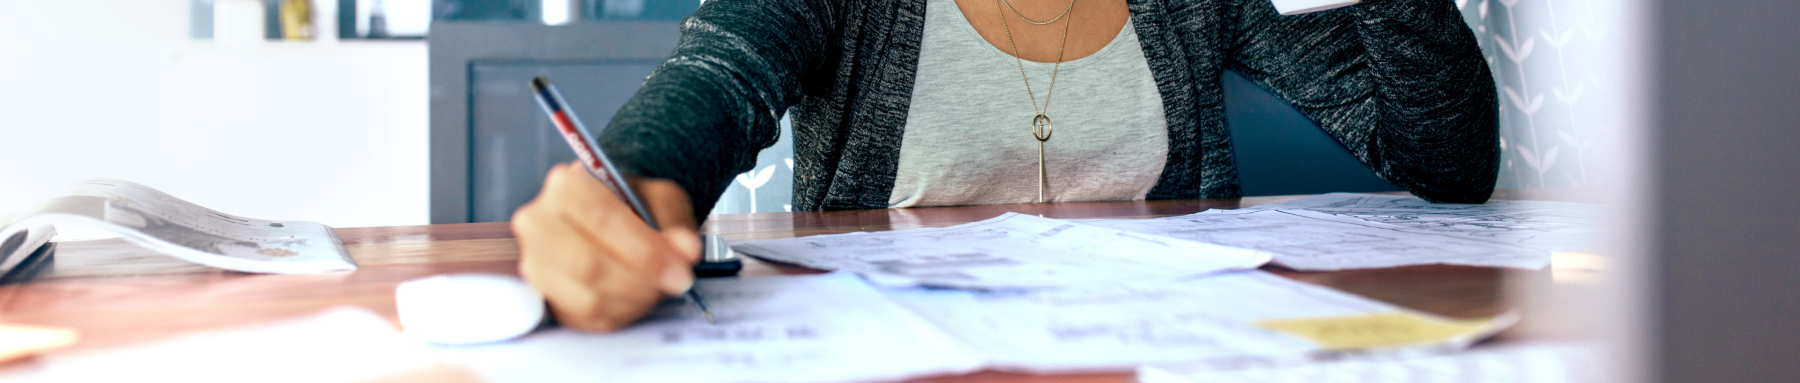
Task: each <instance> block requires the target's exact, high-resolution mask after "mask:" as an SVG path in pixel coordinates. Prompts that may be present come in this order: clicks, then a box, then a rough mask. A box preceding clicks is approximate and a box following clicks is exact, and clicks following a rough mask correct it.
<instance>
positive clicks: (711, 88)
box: [598, 0, 841, 222]
mask: <svg viewBox="0 0 1800 383" xmlns="http://www.w3.org/2000/svg"><path fill="white" fill-rule="evenodd" d="M839 5H841V4H835V3H832V2H830V1H828V0H711V1H707V2H706V3H705V4H703V5H702V6H701V7H700V9H699V10H698V11H697V12H695V14H694V15H693V16H691V17H688V18H687V19H685V20H682V22H681V40H680V43H679V44H678V45H677V46H676V48H675V51H674V52H673V53H671V54H670V56H669V58H668V59H667V60H665V61H663V63H662V64H661V65H659V66H658V67H657V68H656V69H655V70H653V71H651V73H650V75H649V76H648V77H646V78H645V80H644V83H643V85H642V87H640V88H639V89H638V91H637V94H635V95H633V96H632V97H631V99H630V100H629V101H627V102H626V103H625V105H624V106H623V107H621V108H620V109H619V111H618V113H617V114H615V115H614V116H613V119H612V121H611V122H610V123H609V124H607V127H606V128H605V129H604V130H602V131H601V132H600V133H599V134H598V135H599V141H600V145H601V146H602V147H603V148H604V149H605V150H606V151H607V154H608V155H610V156H611V157H612V159H613V160H614V161H615V162H616V163H617V164H618V166H619V167H620V168H621V169H620V171H621V172H624V173H626V174H628V175H632V176H640V177H655V178H665V179H669V180H672V181H674V182H675V183H677V184H679V185H681V186H682V188H683V189H685V190H686V191H687V193H688V196H689V198H690V199H691V200H690V202H692V203H693V207H694V215H695V222H704V220H705V218H706V215H707V213H708V212H710V211H711V210H712V206H713V204H714V203H717V202H718V199H719V196H720V194H722V193H724V192H725V188H726V187H727V186H730V182H731V179H732V177H733V176H734V175H737V174H739V173H743V172H745V171H749V170H750V169H751V167H753V166H755V165H756V155H757V153H758V152H759V151H760V150H762V149H763V148H767V147H769V146H771V145H774V144H775V142H776V141H777V140H778V139H779V138H780V128H779V126H778V125H777V124H778V121H779V119H780V113H781V111H784V110H786V109H787V108H788V107H790V106H792V105H794V104H795V103H797V102H798V100H799V99H800V92H801V88H800V84H801V80H802V78H803V77H804V76H806V75H808V74H809V73H812V72H814V71H817V70H818V69H819V68H818V67H819V66H820V65H821V64H822V63H826V62H829V60H828V59H827V57H826V56H827V55H828V54H830V52H829V49H827V47H828V44H829V42H828V41H827V39H828V38H829V36H834V35H835V33H832V31H834V30H835V29H836V28H837V26H838V25H839V24H840V19H839V17H837V16H838V15H837V13H838V10H839V9H840V7H839Z"/></svg>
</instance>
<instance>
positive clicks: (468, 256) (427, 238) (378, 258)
mask: <svg viewBox="0 0 1800 383" xmlns="http://www.w3.org/2000/svg"><path fill="white" fill-rule="evenodd" d="M1294 198H1298V197H1253V198H1244V199H1216V200H1184V201H1132V202H1091V203H1053V204H1021V205H989V206H968V207H948V208H914V209H885V210H857V211H831V212H794V213H752V214H729V215H716V216H713V217H711V218H710V219H709V220H708V222H707V224H706V226H705V227H704V228H703V231H704V232H706V233H708V234H717V235H721V236H724V237H725V238H726V239H727V240H751V239H771V238H788V237H795V236H808V235H818V234H835V233H847V232H853V231H882V230H900V229H912V228H920V227H938V226H949V225H954V224H959V223H966V222H973V221H978V220H982V219H987V218H991V217H993V216H996V215H999V214H1001V213H1005V212H1009V211H1013V212H1020V213H1027V214H1040V215H1043V216H1046V217H1051V218H1151V217H1161V216H1170V215H1181V214H1189V213H1194V212H1199V211H1203V210H1206V209H1211V208H1224V209H1229V208H1238V207H1248V206H1255V205H1260V204H1265V203H1274V202H1280V201H1285V200H1290V199H1294ZM1495 198H1497V199H1561V198H1546V195H1545V194H1544V193H1542V192H1526V191H1500V192H1497V193H1496V194H1495ZM337 233H338V236H339V238H341V239H342V240H343V241H344V246H345V248H347V249H348V250H349V251H350V254H351V256H352V257H354V258H355V259H356V262H357V264H358V265H359V266H360V269H358V270H356V271H354V272H333V273H322V274H308V275H260V274H245V273H238V272H229V271H221V270H216V269H210V268H203V267H173V268H171V267H168V263H167V261H163V260H160V258H167V257H157V259H158V261H147V262H145V265H146V266H142V267H136V266H130V265H127V266H124V267H120V266H117V265H113V267H112V269H111V270H110V271H108V272H107V273H101V274H98V275H96V274H79V273H58V274H53V275H50V276H48V277H47V278H42V279H40V280H37V281H33V282H31V283H26V284H20V285H10V286H0V322H6V323H15V324H37V325H46V326H60V327H72V328H77V329H80V330H81V334H82V341H81V343H80V344H78V345H77V346H76V347H77V348H95V347H106V346H113V345H119V344H125V343H131V342H141V341H147V340H153V339H156V338H159V337H165V336H170V335H174V334H179V333H182V332H188V331H195V330H205V329H216V328H223V327H230V326H237V325H247V324H252V323H257V322H264V321H270V320H276V319H282V318H289V317H296V316H302V315H306V314H309V313H314V312H317V311H320V310H324V309H326V308H328V307H333V306H339V305H356V306H361V307H364V308H367V309H369V310H373V311H374V312H377V313H380V314H382V315H383V316H385V317H387V318H388V319H389V321H391V322H395V323H398V322H397V321H395V319H394V318H395V314H394V287H395V286H396V285H398V284H399V283H400V282H403V281H406V280H410V279H414V278H419V277H423V276H427V275H433V274H443V273H458V272H489V273H504V274H516V273H517V270H516V267H517V264H518V246H517V244H516V243H515V242H514V240H513V236H512V231H511V230H510V228H509V226H508V224H507V223H504V222H499V223H471V224H449V225H429V226H395V227H367V228H343V229H337ZM153 265H154V266H153ZM134 267H136V270H134V269H133V268H134ZM1265 269H1266V270H1268V271H1271V272H1274V273H1276V274H1279V275H1282V276H1285V277H1288V278H1293V279H1296V280H1300V281H1305V282H1309V283H1315V284H1319V285H1323V286H1329V287H1332V288H1336V289H1339V290H1343V291H1347V292H1350V293H1354V294H1359V295H1362V296H1366V297H1369V298H1373V299H1377V300H1381V301H1386V302H1389V303H1393V304H1395V305H1399V306H1404V307H1408V308H1412V309H1416V310H1421V311H1425V312H1431V313H1436V314H1440V315H1447V316H1453V317H1466V318H1474V317H1486V316H1491V315H1496V314H1499V313H1501V312H1503V311H1505V310H1506V309H1507V307H1508V304H1507V302H1506V299H1505V292H1506V291H1508V289H1507V288H1506V286H1505V284H1506V283H1509V281H1520V280H1526V281H1529V280H1545V279H1547V278H1542V277H1541V276H1543V275H1545V274H1547V272H1544V271H1519V270H1503V269H1494V268H1482V267H1465V266H1441V265H1433V266H1413V267H1400V268H1387V269H1373V270H1352V271H1334V272H1295V271H1290V270H1285V269H1280V268H1273V267H1271V268H1265ZM812 272H816V271H813V270H807V269H802V268H795V267H788V266H780V265H772V264H769V263H764V262H759V261H756V260H754V259H749V260H746V264H745V268H744V272H743V274H742V275H744V276H759V275H775V274H793V273H812ZM1519 275H1524V276H1526V277H1525V278H1517V277H1516V276H1519ZM1532 276H1540V277H1535V278H1534V277H1532ZM1024 377H1025V376H1021V375H1013V374H1006V373H996V372H982V373H976V374H973V375H966V376H959V377H946V378H939V379H930V380H931V381H958V382H978V381H1001V380H1004V381H1014V380H1019V379H1021V378H1024ZM1031 378H1033V380H1038V381H1047V382H1048V381H1056V382H1063V381H1084V382H1085V381H1108V382H1111V381H1129V380H1131V375H1130V374H1129V373H1116V374H1088V375H1064V376H1034V377H1031Z"/></svg>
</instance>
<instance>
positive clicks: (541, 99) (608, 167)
mask: <svg viewBox="0 0 1800 383" xmlns="http://www.w3.org/2000/svg"><path fill="white" fill-rule="evenodd" d="M531 90H532V94H534V95H536V96H537V100H538V105H539V106H542V107H543V108H544V113H547V114H549V115H550V122H551V124H552V125H555V127H556V129H557V131H558V132H559V133H561V134H562V135H563V138H564V139H566V140H567V141H568V142H569V147H570V148H571V149H574V150H575V156H576V157H579V158H580V159H581V164H582V165H583V166H585V167H587V169H588V174H592V175H593V176H594V178H596V179H599V180H600V183H602V184H605V185H606V186H607V187H608V188H611V189H612V190H613V193H614V194H616V195H618V197H619V199H621V200H624V201H625V205H626V206H628V207H630V208H631V212H632V213H634V214H637V216H638V218H641V219H643V220H644V223H645V224H647V225H649V226H650V229H651V230H657V231H662V228H660V227H658V226H657V225H656V219H655V218H652V217H651V216H650V211H649V210H648V209H645V208H644V204H643V202H642V200H641V199H639V198H638V196H637V193H636V192H633V191H632V189H631V185H629V184H626V183H625V180H624V178H623V177H620V176H619V170H618V168H617V167H614V166H613V163H612V160H610V159H608V158H607V157H606V152H605V151H602V150H601V149H600V145H598V143H597V142H596V141H594V137H593V136H592V135H590V134H588V130H587V127H585V126H583V125H582V124H581V120H580V119H577V118H576V117H575V112H574V111H573V110H570V109H569V108H568V107H567V105H568V104H567V103H565V102H563V99H562V93H560V92H557V91H556V87H555V86H553V85H550V80H549V79H548V78H545V77H544V76H543V75H539V76H537V77H536V78H533V79H531ZM698 290H699V289H698V288H696V287H693V286H690V287H689V288H688V289H687V291H686V292H684V293H683V294H682V295H683V296H684V297H686V300H687V301H688V302H692V303H693V305H694V307H696V308H699V309H700V315H701V316H704V317H706V322H707V323H717V322H715V321H714V319H713V315H712V310H708V309H707V308H706V302H705V301H702V300H701V299H700V294H699V292H698Z"/></svg>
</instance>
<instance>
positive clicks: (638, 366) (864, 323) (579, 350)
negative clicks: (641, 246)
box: [443, 273, 980, 383]
mask: <svg viewBox="0 0 1800 383" xmlns="http://www.w3.org/2000/svg"><path fill="white" fill-rule="evenodd" d="M697 288H698V289H699V290H700V292H701V295H702V296H703V297H704V299H706V302H707V305H708V306H709V307H710V308H711V309H712V313H713V315H714V316H715V317H716V318H717V319H718V322H717V323H716V324H709V323H707V322H706V320H705V319H702V318H701V317H700V313H699V312H698V311H697V310H695V309H693V308H692V306H690V305H687V304H685V303H683V302H681V301H679V300H671V301H668V302H665V304H662V305H659V306H658V307H657V308H656V309H655V310H656V311H654V312H652V313H651V315H650V316H649V317H648V318H646V319H644V320H643V321H642V322H640V323H638V324H636V325H633V326H631V327H628V328H626V329H623V330H620V331H617V332H613V333H610V334H592V333H583V332H577V331H572V330H566V329H550V330H542V331H538V332H535V333H532V334H530V335H526V336H525V337H524V338H520V339H517V340H514V341H510V342H505V343H498V344H490V345H480V346H454V347H445V348H444V349H443V359H444V362H448V363H451V364H456V365H461V366H464V367H468V368H470V369H472V370H474V371H476V372H477V373H479V374H481V375H482V377H483V378H485V379H486V381H488V382H492V383H510V382H593V381H606V382H690V383H705V382H827V381H886V380H898V379H903V378H907V377H916V376H924V375H936V374H946V373H959V372H967V371H973V370H974V369H976V368H979V366H980V361H979V360H978V359H977V358H976V357H975V356H974V355H973V354H971V353H969V352H967V351H965V349H964V348H962V347H961V346H959V345H957V344H956V342H955V341H952V340H950V339H949V338H947V337H945V336H944V335H943V333H942V332H940V331H938V330H937V329H935V328H932V327H931V325H930V324H928V323H926V322H925V321H924V320H921V319H919V317H917V316H915V315H913V314H911V313H910V312H908V311H907V310H906V309H905V308H903V307H901V306H899V305H897V304H895V303H894V302H893V301H890V300H888V299H887V298H884V297H882V295H881V294H880V293H879V292H877V291H876V290H875V289H874V288H872V287H870V286H869V285H868V284H866V283H864V282H863V281H862V280H860V279H858V278H857V277H856V276H855V275H851V274H847V273H834V274H826V275H815V276H785V277H759V278H726V279H700V280H699V281H698V285H697Z"/></svg>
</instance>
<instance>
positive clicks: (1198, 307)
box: [888, 271, 1468, 373]
mask: <svg viewBox="0 0 1800 383" xmlns="http://www.w3.org/2000/svg"><path fill="white" fill-rule="evenodd" d="M888 294H889V297H890V298H892V299H894V300H895V301H898V302H900V303H901V304H902V305H905V306H906V307H907V308H910V309H912V310H913V311H914V312H916V313H918V314H919V315H920V316H923V317H925V318H926V319H927V320H929V321H931V322H932V323H934V324H936V325H937V326H938V327H939V328H941V329H943V330H944V331H946V332H948V333H950V335H951V336H952V337H954V338H956V339H958V340H960V341H962V343H963V344H965V345H968V347H970V348H971V349H973V351H974V352H976V353H977V354H980V355H981V356H982V358H984V359H986V360H987V361H988V365H989V367H991V368H996V369H1001V370H1015V371H1027V372H1038V373H1054V372H1079V371H1101V370H1122V369H1131V368H1135V367H1136V366H1139V365H1144V364H1158V363H1177V362H1195V361H1207V360H1214V361H1216V360H1245V359H1253V360H1265V359H1268V360H1285V359H1294V358H1300V359H1304V358H1307V357H1310V356H1311V355H1312V354H1314V353H1317V352H1322V351H1324V350H1325V347H1323V346H1321V345H1318V344H1315V343H1312V342H1310V341H1307V340H1304V339H1301V338H1299V337H1292V336H1288V335H1284V334H1282V333H1280V332H1276V331H1270V330H1266V329H1264V328H1262V327H1259V326H1257V325H1256V324H1255V323H1256V322H1258V321H1262V320H1268V319H1275V318H1316V317H1329V316H1355V315H1373V314H1383V313H1406V314H1408V315H1421V316H1424V315H1427V314H1419V313H1415V312H1411V311H1406V310H1402V309H1399V308H1396V307H1394V306H1391V305H1388V304H1384V303H1380V302H1376V301H1372V300H1369V299H1366V298H1361V297H1357V296H1354V295H1350V294H1346V293H1342V292H1338V291H1335V290H1331V289H1327V288H1323V287H1318V286H1313V285H1309V284H1305V283H1301V282H1295V281H1291V280H1288V279H1286V278H1282V277H1278V276H1275V275H1273V274H1268V273H1265V272H1261V271H1247V272H1239V273H1229V274H1222V275H1215V276H1208V277H1205V278H1198V279H1194V280H1188V281H1182V282H1177V283H1157V284H1134V285H1114V286H1107V287H1098V288H1082V289H1064V290H1056V291H1040V292H1014V293H995V292H986V293H984V292H969V291H954V290H935V291H934V290H893V291H888ZM1443 340H1444V341H1445V342H1444V344H1443V345H1438V346H1441V347H1461V346H1465V345H1466V344H1467V343H1468V342H1467V341H1466V340H1463V339H1460V338H1453V337H1446V338H1444V339H1443ZM1418 345H1421V344H1415V346H1418Z"/></svg>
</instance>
